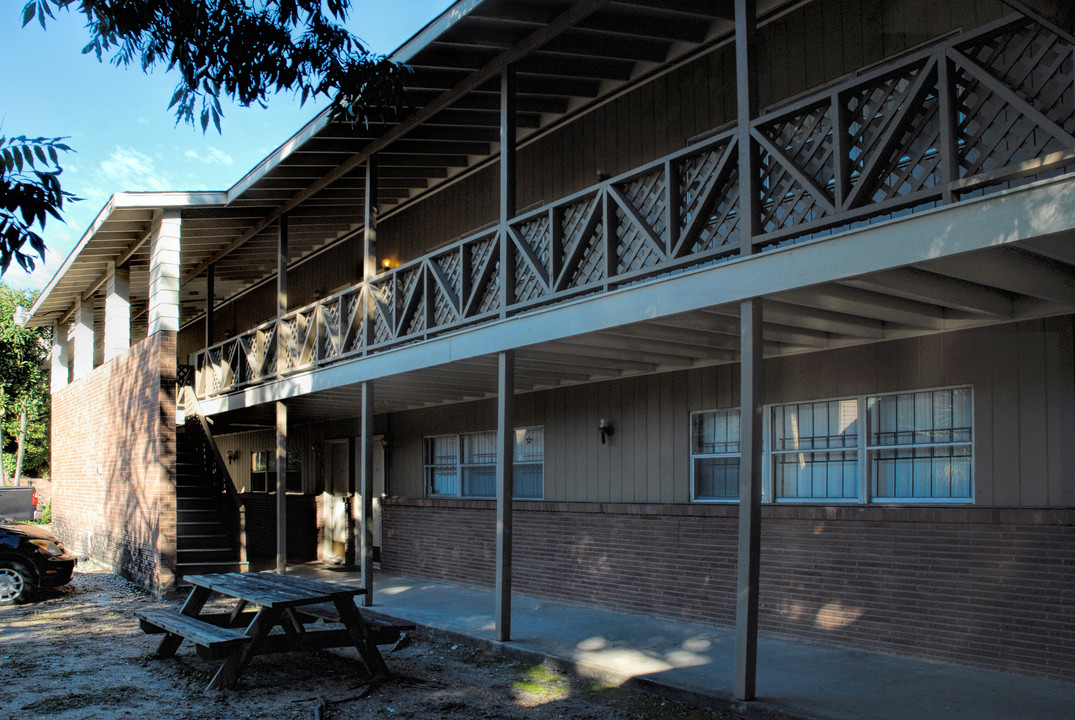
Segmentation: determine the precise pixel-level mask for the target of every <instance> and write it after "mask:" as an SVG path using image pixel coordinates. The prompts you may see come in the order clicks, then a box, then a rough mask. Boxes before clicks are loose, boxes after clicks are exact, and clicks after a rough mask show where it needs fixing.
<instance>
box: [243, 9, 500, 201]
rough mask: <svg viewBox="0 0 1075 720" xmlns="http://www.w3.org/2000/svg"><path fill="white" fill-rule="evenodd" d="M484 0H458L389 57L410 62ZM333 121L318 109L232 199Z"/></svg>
mask: <svg viewBox="0 0 1075 720" xmlns="http://www.w3.org/2000/svg"><path fill="white" fill-rule="evenodd" d="M482 2H484V0H458V2H456V3H455V4H454V5H452V6H451V7H450V8H448V9H447V10H445V11H444V12H442V13H441V14H440V15H439V16H437V17H436V18H434V19H433V20H432V21H430V22H429V23H428V24H427V25H426V26H425V27H424V28H422V29H421V30H419V31H418V32H417V33H416V34H415V35H414V37H412V38H411V39H410V40H407V41H406V42H404V43H403V44H402V45H400V46H399V48H398V49H396V50H395V51H394V52H393V53H392V54H391V55H389V59H390V60H392V61H393V62H397V63H400V64H403V65H406V64H407V63H408V62H410V60H411V58H413V57H414V56H415V55H417V54H418V53H419V52H421V51H422V50H423V49H425V48H426V47H427V46H428V45H429V44H430V43H431V42H433V41H434V40H436V39H437V38H438V37H440V36H441V35H442V34H443V33H444V32H446V31H447V30H448V29H449V28H450V27H452V26H453V25H455V24H456V23H457V22H459V21H460V20H462V19H463V18H464V17H466V15H467V14H469V13H470V12H471V11H472V10H473V9H474V8H476V7H478V6H479V5H481V4H482ZM331 121H332V110H331V108H326V109H325V110H322V111H321V112H320V113H318V115H317V117H315V118H314V119H313V120H311V121H310V122H308V123H306V125H304V126H303V128H302V129H301V130H299V131H298V132H297V133H295V134H294V135H292V136H291V137H290V138H288V139H287V140H285V141H284V142H283V143H281V145H280V147H278V148H276V150H274V151H273V152H272V153H270V154H269V155H268V157H266V158H265V159H264V160H262V161H261V162H259V163H258V164H257V166H256V167H254V169H252V170H251V171H250V172H248V173H247V174H246V175H244V176H243V178H242V179H241V180H239V182H237V183H235V185H233V186H232V187H231V189H230V190H228V202H229V203H230V202H232V201H233V200H235V199H236V198H237V197H239V196H240V195H242V194H243V193H244V192H246V191H247V190H249V189H250V188H251V187H252V186H253V185H254V184H256V183H257V181H258V180H260V179H261V178H263V177H264V176H265V175H266V174H267V173H269V172H271V171H272V170H273V168H275V167H276V166H277V165H279V164H280V163H281V162H283V161H284V160H285V159H287V157H288V156H289V155H291V153H293V152H295V151H296V150H297V149H298V148H300V147H302V146H303V145H305V144H306V142H307V141H308V140H311V139H312V138H313V137H314V136H316V135H317V133H319V132H321V131H322V130H324V129H325V128H326V127H328V125H329V123H330V122H331Z"/></svg>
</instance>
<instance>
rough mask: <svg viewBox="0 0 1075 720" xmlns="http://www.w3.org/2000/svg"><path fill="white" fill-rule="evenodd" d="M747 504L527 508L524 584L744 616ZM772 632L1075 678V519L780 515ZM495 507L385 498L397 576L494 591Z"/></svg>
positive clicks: (557, 592) (772, 565)
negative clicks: (741, 552)
mask: <svg viewBox="0 0 1075 720" xmlns="http://www.w3.org/2000/svg"><path fill="white" fill-rule="evenodd" d="M737 526H738V521H737V508H736V507H734V506H717V505H708V506H698V505H692V506H688V505H602V504H567V503H547V504H542V503H516V512H515V544H514V557H515V564H514V570H513V577H514V587H515V590H516V591H517V592H520V593H522V594H525V595H530V596H535V597H545V598H553V599H562V600H565V601H568V602H578V603H583V604H590V605H598V606H603V607H609V608H613V609H616V610H622V611H626V612H633V613H640V614H645V615H652V616H657V617H667V618H674V619H683V620H689V621H693V622H703V623H709V624H714V625H731V624H733V623H734V622H735V568H736V542H737V539H736V531H737ZM762 547H763V551H762V561H761V562H762V567H761V571H762V579H761V627H762V631H763V632H767V633H770V634H774V635H781V636H785V637H791V638H797V639H801V640H809V641H813V642H821V643H826V644H832V645H839V646H844V647H853V648H856V649H862V650H869V651H874V652H881V653H892V654H900V655H910V656H915V657H922V658H929V659H935V660H945V661H952V662H958V663H963V664H969V665H977V666H981V667H987V668H994V669H1000V670H1007V671H1013V672H1020V673H1025V674H1033V675H1042V676H1046V677H1053V678H1060V679H1065V680H1069V681H1070V680H1073V679H1075V623H1072V622H1071V616H1070V613H1071V608H1073V607H1075V511H1071V510H1046V511H1034V510H982V509H972V508H967V509H948V508H946V509H929V508H880V507H874V508H817V507H794V508H793V507H766V508H764V509H763V524H762ZM494 552H495V518H494V510H493V504H492V503H491V502H488V501H486V502H479V501H469V502H458V501H455V502H452V501H449V502H445V501H430V500H399V499H392V500H386V501H385V507H384V544H383V548H382V555H381V558H382V566H383V567H384V568H385V569H388V570H392V571H395V572H402V573H411V574H415V575H419V576H422V577H429V578H436V579H441V580H447V581H453V582H460V583H464V584H471V585H479V586H490V585H492V583H493V572H494V570H493V557H494Z"/></svg>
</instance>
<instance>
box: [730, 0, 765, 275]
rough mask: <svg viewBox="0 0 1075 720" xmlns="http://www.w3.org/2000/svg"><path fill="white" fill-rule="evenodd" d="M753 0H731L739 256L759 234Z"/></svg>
mask: <svg viewBox="0 0 1075 720" xmlns="http://www.w3.org/2000/svg"><path fill="white" fill-rule="evenodd" d="M755 12H756V9H755V7H754V0H735V86H736V111H737V114H736V121H737V122H738V127H737V128H736V141H737V142H738V145H739V218H740V219H739V243H740V251H739V252H740V255H751V254H753V252H754V236H755V235H758V234H759V230H760V227H759V225H760V217H759V215H760V213H759V208H758V205H759V191H758V190H759V189H758V168H757V154H756V153H755V151H754V141H753V140H752V139H751V137H750V124H751V123H752V122H753V121H754V119H755V118H756V117H758V72H757V41H756V35H757V24H758V23H757V17H756V15H755Z"/></svg>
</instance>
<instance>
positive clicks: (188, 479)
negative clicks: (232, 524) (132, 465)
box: [175, 425, 247, 584]
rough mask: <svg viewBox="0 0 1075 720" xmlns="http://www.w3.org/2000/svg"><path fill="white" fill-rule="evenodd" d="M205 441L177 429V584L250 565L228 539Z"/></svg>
mask: <svg viewBox="0 0 1075 720" xmlns="http://www.w3.org/2000/svg"><path fill="white" fill-rule="evenodd" d="M201 442H202V438H201V437H200V435H199V433H197V432H192V431H191V429H188V428H187V427H185V426H182V425H181V426H179V427H177V428H176V511H177V512H176V567H175V573H176V580H177V582H178V583H180V584H182V577H183V576H184V575H194V574H198V573H218V572H242V571H245V570H246V569H247V563H245V562H243V561H242V560H241V556H240V549H239V548H238V547H236V544H235V543H234V542H233V541H232V540H231V539H230V538H229V535H228V525H227V519H226V517H225V515H224V511H223V510H222V508H221V503H220V493H219V491H218V490H217V489H216V488H215V487H214V485H213V480H212V478H211V477H209V476H208V474H207V473H206V472H205V462H204V460H203V457H204V454H203V452H202V448H201Z"/></svg>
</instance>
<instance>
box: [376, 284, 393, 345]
mask: <svg viewBox="0 0 1075 720" xmlns="http://www.w3.org/2000/svg"><path fill="white" fill-rule="evenodd" d="M395 285H396V281H395V278H394V277H388V278H385V279H378V280H376V281H374V282H372V283H370V295H371V297H372V298H373V301H374V308H373V337H372V338H371V341H372V343H373V344H374V345H379V344H381V343H386V342H388V341H389V340H392V339H394V338H395V335H396V334H395V325H396V323H395V304H396V293H395V292H394V290H395Z"/></svg>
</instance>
